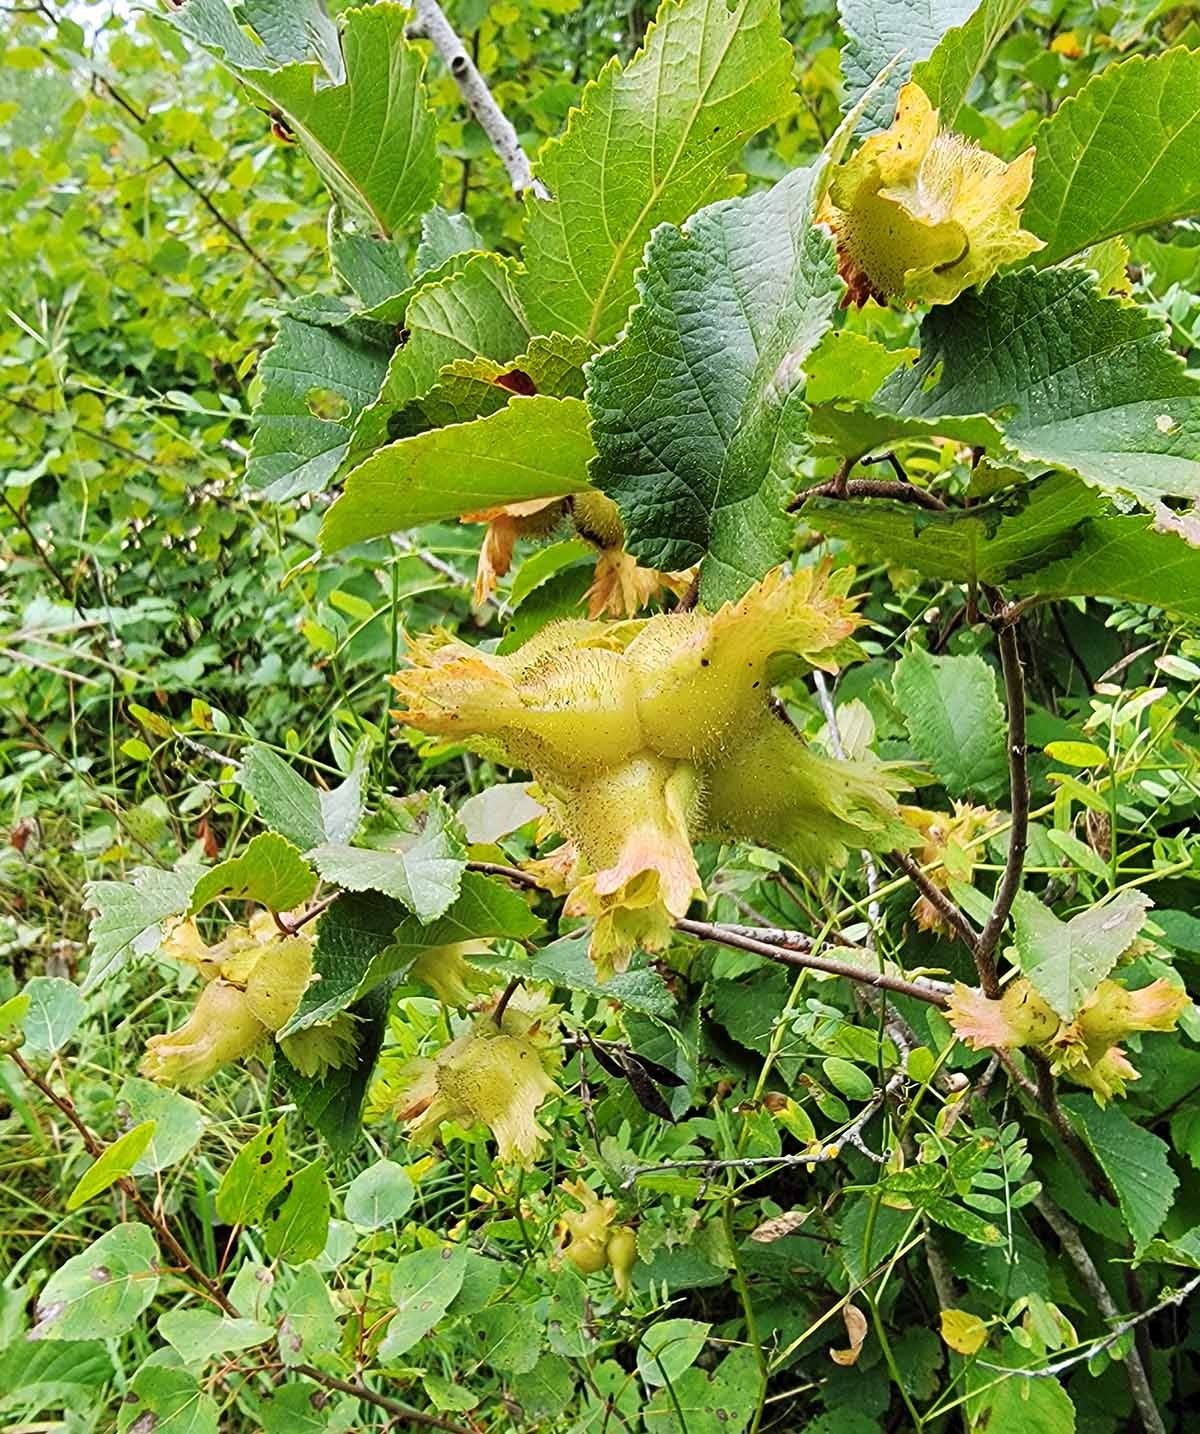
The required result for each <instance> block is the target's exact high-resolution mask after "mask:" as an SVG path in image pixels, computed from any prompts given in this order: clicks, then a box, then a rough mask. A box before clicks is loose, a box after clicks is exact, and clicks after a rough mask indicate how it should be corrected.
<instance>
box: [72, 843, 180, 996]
mask: <svg viewBox="0 0 1200 1434" xmlns="http://www.w3.org/2000/svg"><path fill="white" fill-rule="evenodd" d="M202 874H203V868H201V867H198V866H193V867H187V868H185V869H184V870H182V871H160V870H157V869H156V868H154V867H149V866H142V867H138V868H136V869H135V870H134V871H133V872H132V873H131V875H130V879H129V880H128V881H93V882H89V884H88V886H87V888H86V899H87V904H88V906H89V908H90V909H91V910H92V911H93V912H94V913H95V914H94V915H93V916H92V919H91V923H90V925H89V927H88V935H89V938H90V942H91V948H92V952H91V960H90V961H89V963H88V970H87V976H86V977H85V979H84V983H83V990H84V992H85V993H86V992H88V991H91V990H94V989H95V987H96V986H98V985H99V984H100V982H101V981H103V980H104V979H105V977H106V976H111V975H113V974H114V973H115V972H117V971H119V970H120V969H121V967H122V966H124V965H125V963H126V961H128V959H129V957H130V956H145V955H148V954H149V953H150V952H151V951H156V950H157V949H158V946H159V943H160V942H161V940H162V923H163V922H164V921H165V920H167V918H168V917H171V916H182V915H183V913H184V912H185V911H187V909H188V903H189V902H190V900H191V896H192V888H193V887H194V886H195V885H196V882H197V881H198V880H199V879H200V877H201V875H202Z"/></svg>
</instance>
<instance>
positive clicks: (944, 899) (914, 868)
mask: <svg viewBox="0 0 1200 1434" xmlns="http://www.w3.org/2000/svg"><path fill="white" fill-rule="evenodd" d="M891 859H892V861H894V862H895V863H896V865H897V866H898V867H899V868H900V870H901V871H902V872H903V873H904V875H905V876H907V877H908V879H909V881H911V882H912V883H913V885H914V886H915V887H916V888H917V890H918V891H919V892H920V893H921V895H922V896H923V897H924V898H925V900H926V901H928V902H929V904H930V906H932V907H933V908H934V909H935V910H936V911H937V913H938V915H939V916H940V917H941V918H942V920H943V921H945V922H946V924H947V925H948V926H949V927H950V928H951V930H952V931H954V933H955V934H956V935H957V936H958V937H959V939H960V940H961V941H963V942H964V944H965V945H966V947H967V950H968V951H970V952H971V953H972V954H974V952H975V949H976V947H977V945H978V943H979V933H978V932H977V931H976V930H975V928H974V927H973V926H972V925H971V923H970V921H969V920H968V919H967V914H966V912H965V911H963V909H962V907H961V906H959V904H958V903H957V902H956V901H954V900H953V899H952V898H951V897H950V896H949V895H948V893H946V892H944V891H943V890H942V888H941V887H940V886H938V885H937V884H936V883H935V882H933V881H931V880H930V878H929V875H928V873H927V872H924V871H922V870H921V867H920V865H919V864H918V863H917V862H915V861H914V860H913V859H912V857H911V856H909V854H908V853H907V852H904V851H894V852H893V853H892V856H891Z"/></svg>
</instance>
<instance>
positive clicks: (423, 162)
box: [170, 0, 441, 238]
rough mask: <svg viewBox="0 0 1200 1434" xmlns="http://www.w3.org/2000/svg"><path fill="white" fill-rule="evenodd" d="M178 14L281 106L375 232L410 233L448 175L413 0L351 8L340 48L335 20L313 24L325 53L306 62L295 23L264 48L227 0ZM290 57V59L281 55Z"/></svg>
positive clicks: (176, 18) (333, 187)
mask: <svg viewBox="0 0 1200 1434" xmlns="http://www.w3.org/2000/svg"><path fill="white" fill-rule="evenodd" d="M313 8H314V9H315V8H316V7H313ZM170 18H171V20H172V22H173V23H174V24H175V25H176V26H177V27H178V28H179V29H180V30H182V31H183V33H184V34H186V35H189V36H190V37H191V38H192V39H194V40H198V41H199V42H200V43H201V44H202V45H204V46H206V47H207V48H208V49H211V50H213V51H214V53H216V54H217V56H218V57H219V58H220V59H222V60H223V61H224V62H225V63H226V64H227V65H228V66H229V67H230V68H231V69H232V70H233V71H234V73H235V74H237V75H238V77H239V78H240V79H241V80H243V81H244V82H245V83H246V84H247V85H248V86H249V87H250V88H251V89H252V90H254V91H255V92H256V93H257V94H258V95H259V96H261V97H262V99H263V100H264V101H266V104H267V108H268V109H270V110H278V111H280V112H281V114H282V118H283V120H284V122H285V123H286V124H287V126H288V128H289V129H290V130H291V131H292V132H293V133H294V134H295V136H296V138H297V139H299V140H300V142H301V143H302V144H303V145H304V147H305V149H306V150H307V151H308V154H309V157H310V158H311V160H312V162H313V164H314V165H315V166H316V167H317V169H318V170H319V171H320V174H321V177H322V178H323V179H324V180H325V182H326V184H327V185H328V186H329V189H330V191H331V192H332V193H333V195H334V196H335V197H336V198H337V199H338V200H339V201H340V203H341V204H342V205H343V206H344V207H345V208H346V210H347V211H348V212H349V213H350V214H352V215H354V216H355V218H357V219H359V220H360V221H361V222H362V224H363V225H365V226H366V227H367V228H368V229H369V230H370V231H371V232H373V233H376V234H379V235H382V236H383V237H385V238H386V237H388V236H389V235H392V234H396V233H402V232H403V231H404V230H405V228H406V226H407V225H408V224H409V223H410V222H411V221H412V220H414V219H415V218H416V217H417V215H419V214H420V213H421V212H422V211H423V210H425V209H427V208H428V207H429V206H430V204H432V203H433V200H434V199H435V197H436V195H437V190H438V184H439V181H440V179H441V168H440V164H439V161H438V155H437V147H436V133H437V122H436V120H435V119H434V116H433V113H432V111H431V110H430V108H429V102H428V96H427V94H426V91H425V85H424V82H423V79H422V74H423V71H424V68H425V61H424V57H423V56H422V54H421V52H420V50H418V49H417V47H416V46H415V45H412V44H410V43H409V42H408V40H407V39H405V36H404V27H405V25H406V24H407V23H408V20H409V18H410V17H409V11H408V10H407V8H406V7H404V6H401V5H393V4H377V5H370V6H367V7H365V8H362V9H357V10H348V11H346V12H345V13H344V16H343V19H344V28H343V30H342V34H341V43H340V48H339V46H338V45H337V42H336V40H335V39H334V37H333V35H332V34H331V33H330V32H331V27H330V25H329V22H328V21H327V20H326V21H325V22H324V24H323V25H322V26H320V27H316V28H314V27H304V29H305V30H306V31H307V32H308V33H306V34H305V35H304V39H305V40H306V41H308V44H307V45H306V52H307V50H308V49H310V48H312V42H313V40H314V39H315V41H316V46H315V48H316V49H317V57H316V58H315V59H311V58H308V57H307V53H306V58H305V59H304V60H302V61H298V62H297V61H296V60H295V55H296V51H297V49H298V40H299V34H300V32H299V31H297V30H296V29H295V27H294V26H292V27H290V28H289V30H288V31H287V32H284V33H286V34H288V35H289V39H288V41H287V43H285V44H284V45H283V47H282V48H280V47H279V44H278V41H279V38H280V32H279V31H278V30H276V31H275V39H276V47H275V48H274V50H272V49H271V48H270V47H264V48H262V49H260V48H259V47H257V46H256V45H254V44H253V43H252V42H251V41H250V40H249V39H248V38H247V37H246V36H245V35H244V34H242V32H241V31H240V30H239V29H238V27H237V25H236V23H235V22H234V20H233V17H232V16H231V15H230V13H229V10H228V9H227V7H226V6H225V4H224V3H223V0H191V3H189V4H188V5H185V6H184V7H183V8H182V9H181V10H179V11H177V12H175V13H174V14H173V15H172V16H171V17H170ZM262 38H264V39H265V38H266V37H265V36H262ZM285 58H286V59H287V60H289V61H291V63H279V62H280V61H282V60H284V59H285ZM264 61H268V64H267V65H264ZM271 61H274V62H275V63H274V64H270V63H269V62H271ZM330 81H332V83H330Z"/></svg>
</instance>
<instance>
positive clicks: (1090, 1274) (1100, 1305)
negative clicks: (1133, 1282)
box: [1033, 1195, 1200, 1434]
mask: <svg viewBox="0 0 1200 1434" xmlns="http://www.w3.org/2000/svg"><path fill="white" fill-rule="evenodd" d="M1033 1207H1034V1209H1035V1210H1036V1211H1037V1212H1038V1214H1039V1215H1041V1217H1042V1219H1043V1220H1045V1222H1046V1224H1047V1225H1049V1226H1050V1228H1051V1229H1052V1230H1053V1231H1054V1233H1055V1234H1056V1235H1057V1236H1058V1242H1059V1244H1060V1245H1061V1246H1062V1249H1063V1253H1064V1254H1065V1255H1066V1256H1067V1258H1068V1259H1069V1260H1070V1261H1071V1263H1072V1264H1073V1265H1074V1266H1075V1268H1076V1269H1077V1270H1078V1271H1079V1275H1080V1278H1081V1279H1082V1280H1083V1283H1084V1284H1085V1285H1086V1286H1087V1290H1088V1293H1089V1294H1090V1295H1091V1297H1092V1299H1093V1300H1095V1302H1096V1308H1097V1309H1098V1310H1099V1312H1100V1314H1101V1315H1103V1317H1104V1319H1105V1320H1106V1321H1108V1322H1109V1323H1111V1324H1112V1329H1111V1331H1110V1332H1109V1334H1108V1336H1107V1337H1106V1339H1105V1340H1104V1341H1103V1342H1102V1343H1101V1344H1100V1345H1099V1346H1098V1348H1099V1349H1110V1348H1111V1347H1112V1346H1113V1345H1114V1344H1115V1343H1116V1342H1117V1340H1118V1339H1120V1337H1121V1336H1122V1335H1123V1334H1125V1333H1126V1332H1127V1331H1128V1330H1131V1329H1133V1327H1134V1326H1135V1325H1138V1324H1140V1323H1141V1322H1142V1321H1143V1320H1145V1319H1146V1318H1148V1316H1149V1314H1150V1313H1152V1311H1146V1312H1144V1313H1141V1314H1138V1315H1135V1316H1134V1317H1133V1318H1132V1319H1128V1320H1122V1319H1121V1314H1120V1311H1119V1310H1118V1309H1117V1305H1116V1301H1115V1300H1114V1299H1113V1297H1112V1295H1110V1294H1109V1292H1108V1286H1107V1285H1106V1284H1105V1283H1104V1280H1103V1279H1102V1278H1101V1275H1100V1271H1099V1270H1098V1269H1097V1268H1096V1265H1095V1262H1094V1261H1093V1260H1092V1257H1091V1255H1089V1254H1088V1251H1087V1246H1086V1245H1085V1244H1084V1243H1083V1241H1082V1239H1080V1236H1079V1231H1078V1230H1077V1229H1076V1228H1075V1226H1074V1225H1073V1224H1072V1223H1071V1221H1070V1220H1068V1219H1067V1217H1066V1216H1065V1215H1064V1214H1063V1212H1062V1211H1061V1210H1060V1209H1059V1208H1058V1206H1057V1205H1055V1204H1054V1203H1053V1201H1051V1200H1050V1199H1048V1198H1047V1197H1046V1196H1045V1195H1038V1196H1037V1197H1036V1198H1035V1199H1034V1202H1033ZM1198 1285H1200V1275H1197V1276H1196V1278H1195V1279H1194V1280H1192V1281H1191V1284H1190V1289H1186V1290H1184V1291H1180V1292H1179V1293H1177V1294H1176V1295H1174V1296H1172V1297H1171V1298H1170V1299H1168V1300H1167V1301H1165V1304H1178V1303H1181V1302H1182V1300H1183V1299H1185V1298H1186V1296H1187V1293H1190V1290H1191V1289H1195V1288H1196V1287H1197V1286H1198ZM1164 1307H1165V1305H1163V1306H1159V1308H1164ZM1091 1353H1092V1354H1095V1353H1096V1349H1093V1350H1092V1351H1091ZM1123 1362H1124V1365H1125V1373H1126V1375H1127V1376H1128V1378H1129V1388H1130V1390H1131V1391H1132V1393H1133V1402H1134V1406H1135V1407H1136V1409H1137V1412H1138V1417H1139V1418H1140V1419H1141V1421H1142V1428H1143V1429H1145V1431H1146V1434H1166V1426H1165V1425H1164V1423H1163V1421H1162V1416H1161V1414H1159V1412H1158V1405H1157V1404H1156V1403H1155V1399H1154V1394H1153V1391H1152V1390H1151V1388H1150V1381H1149V1379H1147V1378H1146V1370H1145V1366H1144V1365H1143V1364H1142V1360H1141V1356H1140V1355H1139V1353H1138V1349H1137V1345H1136V1344H1131V1345H1130V1347H1129V1349H1128V1351H1127V1352H1126V1354H1125V1357H1124V1361H1123ZM1037 1372H1038V1373H1039V1374H1044V1373H1046V1371H1044V1370H1039V1371H1037Z"/></svg>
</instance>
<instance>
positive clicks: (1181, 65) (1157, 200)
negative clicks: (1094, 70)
mask: <svg viewBox="0 0 1200 1434" xmlns="http://www.w3.org/2000/svg"><path fill="white" fill-rule="evenodd" d="M1034 143H1035V144H1036V146H1037V165H1036V167H1035V169H1034V173H1033V188H1032V189H1031V190H1030V193H1029V199H1028V201H1027V203H1026V205H1025V215H1024V224H1025V227H1026V228H1027V229H1032V230H1033V232H1034V233H1035V234H1037V235H1038V236H1039V237H1040V238H1042V239H1044V240H1045V241H1046V247H1045V249H1043V250H1042V251H1041V253H1040V254H1038V256H1037V258H1038V261H1039V262H1040V263H1043V264H1053V263H1056V262H1057V261H1058V260H1060V259H1065V258H1067V257H1068V256H1069V255H1071V254H1077V253H1079V252H1080V251H1081V250H1083V249H1086V248H1087V247H1088V245H1090V244H1095V243H1096V242H1097V241H1098V240H1101V239H1107V238H1108V237H1109V236H1110V235H1114V234H1129V233H1132V232H1133V231H1135V230H1138V229H1148V228H1150V227H1152V226H1154V225H1159V224H1166V223H1168V222H1169V221H1170V220H1172V219H1180V218H1184V217H1185V216H1187V215H1190V214H1195V213H1197V212H1198V211H1200V164H1198V163H1197V155H1198V154H1200V50H1194V49H1193V50H1185V49H1176V50H1168V51H1167V52H1166V53H1165V54H1160V55H1134V56H1132V57H1130V58H1129V59H1127V60H1122V61H1120V62H1119V63H1117V64H1113V65H1108V66H1106V67H1105V68H1104V69H1103V70H1101V71H1100V72H1099V73H1098V74H1095V75H1093V76H1092V78H1091V79H1090V80H1089V81H1088V82H1087V84H1086V85H1084V87H1083V89H1081V90H1080V91H1079V93H1078V94H1076V95H1071V96H1069V97H1068V98H1067V99H1065V100H1064V101H1063V103H1062V104H1061V105H1059V106H1058V108H1057V109H1056V110H1055V112H1054V113H1053V114H1052V115H1050V116H1049V117H1048V118H1047V119H1044V120H1043V121H1042V123H1041V126H1040V127H1039V129H1038V131H1037V133H1036V135H1035V136H1034Z"/></svg>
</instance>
